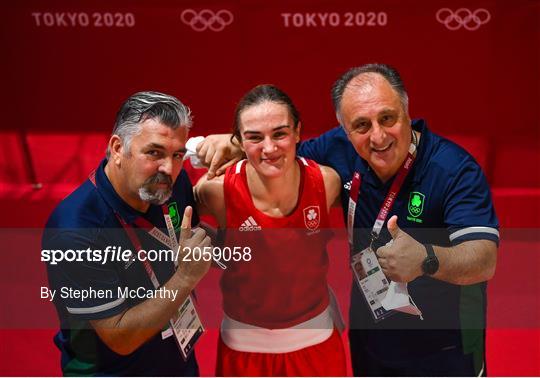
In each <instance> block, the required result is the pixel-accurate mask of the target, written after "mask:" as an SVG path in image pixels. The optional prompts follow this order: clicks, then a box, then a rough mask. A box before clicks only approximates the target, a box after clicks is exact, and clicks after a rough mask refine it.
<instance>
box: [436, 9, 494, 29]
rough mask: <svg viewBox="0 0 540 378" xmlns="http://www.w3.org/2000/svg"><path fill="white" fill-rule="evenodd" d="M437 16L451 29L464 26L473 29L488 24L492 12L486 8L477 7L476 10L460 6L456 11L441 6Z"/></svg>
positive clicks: (438, 19)
mask: <svg viewBox="0 0 540 378" xmlns="http://www.w3.org/2000/svg"><path fill="white" fill-rule="evenodd" d="M435 17H436V18H437V21H439V22H440V23H441V24H443V25H444V26H446V28H447V29H449V30H458V29H459V28H461V27H464V28H465V29H467V30H471V31H472V30H476V29H478V28H479V27H480V26H482V25H484V24H487V23H488V22H489V20H490V19H491V14H490V13H489V12H488V10H487V9H484V8H480V9H477V10H475V11H474V12H471V11H470V10H469V9H467V8H459V9H458V10H457V11H455V12H453V11H452V10H451V9H448V8H441V9H439V10H438V11H437V14H436V15H435Z"/></svg>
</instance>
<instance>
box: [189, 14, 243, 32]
mask: <svg viewBox="0 0 540 378" xmlns="http://www.w3.org/2000/svg"><path fill="white" fill-rule="evenodd" d="M180 18H181V19H182V22H183V23H184V24H186V25H189V26H191V28H192V29H193V30H195V31H197V32H203V31H205V30H207V29H210V30H212V31H215V32H220V31H222V30H223V29H225V27H226V26H228V25H230V24H231V23H232V22H233V20H234V16H233V14H232V13H231V12H230V11H228V10H226V9H221V10H220V11H217V12H216V13H214V12H213V11H211V10H210V9H203V10H201V11H200V12H198V13H197V12H196V11H195V10H193V9H185V10H184V11H183V12H182V15H181V16H180Z"/></svg>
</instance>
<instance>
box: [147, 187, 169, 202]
mask: <svg viewBox="0 0 540 378" xmlns="http://www.w3.org/2000/svg"><path fill="white" fill-rule="evenodd" d="M171 195H172V188H170V189H158V190H156V191H151V190H150V189H149V188H148V187H145V186H142V187H141V188H139V197H141V199H142V200H143V201H145V202H149V203H151V204H152V205H163V204H164V203H165V202H167V200H168V199H169V198H171Z"/></svg>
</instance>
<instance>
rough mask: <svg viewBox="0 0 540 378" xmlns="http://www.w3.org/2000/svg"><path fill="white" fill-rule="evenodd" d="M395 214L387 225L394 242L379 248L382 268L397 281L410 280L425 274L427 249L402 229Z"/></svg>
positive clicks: (378, 252) (378, 255) (389, 276)
mask: <svg viewBox="0 0 540 378" xmlns="http://www.w3.org/2000/svg"><path fill="white" fill-rule="evenodd" d="M397 220H398V217H397V215H394V216H393V217H391V218H390V219H389V220H388V223H387V225H386V227H388V231H389V232H390V235H391V236H392V243H388V244H386V245H385V246H383V247H380V248H379V249H377V253H376V254H377V257H378V259H379V264H380V265H381V268H382V270H383V272H384V274H385V275H386V277H388V278H389V279H391V280H392V281H396V282H410V281H412V280H414V279H415V278H416V277H419V276H421V275H422V274H423V272H422V263H423V261H424V259H425V257H426V250H425V248H424V246H423V245H422V244H420V243H419V242H417V241H416V240H414V239H413V238H412V237H411V236H410V235H409V234H407V233H406V232H404V231H403V230H401V229H400V228H399V226H398V224H397Z"/></svg>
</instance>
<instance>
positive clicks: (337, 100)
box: [332, 63, 409, 122]
mask: <svg viewBox="0 0 540 378" xmlns="http://www.w3.org/2000/svg"><path fill="white" fill-rule="evenodd" d="M365 73H376V74H379V75H381V76H382V77H384V78H385V79H386V81H388V83H389V84H390V85H391V86H392V88H394V90H395V91H396V92H397V94H398V95H399V99H400V102H401V105H402V106H403V110H404V111H405V113H408V112H409V96H407V91H406V90H405V85H404V84H403V81H402V80H401V77H400V76H399V73H398V72H397V70H396V69H395V68H392V67H390V66H389V65H386V64H380V63H370V64H364V65H363V66H359V67H354V68H351V69H350V70H348V71H347V72H345V73H344V74H343V75H342V76H341V77H340V78H339V79H338V80H337V81H336V82H335V83H334V85H333V86H332V102H333V104H334V109H335V111H336V115H337V117H338V120H339V121H340V122H341V100H342V97H343V92H345V89H346V88H347V85H348V84H349V83H350V82H351V80H353V79H354V78H355V77H357V76H358V75H361V74H365Z"/></svg>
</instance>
